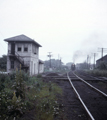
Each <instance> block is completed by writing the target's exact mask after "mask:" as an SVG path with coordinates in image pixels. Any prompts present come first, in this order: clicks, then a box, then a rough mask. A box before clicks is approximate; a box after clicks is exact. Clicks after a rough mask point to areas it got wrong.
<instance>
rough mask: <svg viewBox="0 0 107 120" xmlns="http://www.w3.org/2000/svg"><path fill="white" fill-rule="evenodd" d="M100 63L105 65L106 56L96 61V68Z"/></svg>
mask: <svg viewBox="0 0 107 120" xmlns="http://www.w3.org/2000/svg"><path fill="white" fill-rule="evenodd" d="M101 62H105V63H107V55H105V56H103V57H102V58H100V59H98V60H97V61H96V66H98V65H99V64H100V63H101Z"/></svg>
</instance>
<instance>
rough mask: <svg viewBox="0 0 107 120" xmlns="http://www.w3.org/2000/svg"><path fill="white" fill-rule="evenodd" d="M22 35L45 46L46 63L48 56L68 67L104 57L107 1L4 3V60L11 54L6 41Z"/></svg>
mask: <svg viewBox="0 0 107 120" xmlns="http://www.w3.org/2000/svg"><path fill="white" fill-rule="evenodd" d="M20 34H24V35H26V36H28V37H30V38H32V39H34V40H35V41H37V42H38V43H39V44H41V45H42V47H41V48H40V55H39V56H40V59H42V60H48V59H49V58H48V57H47V55H48V52H52V55H53V57H52V58H55V59H58V54H59V56H60V57H61V58H62V62H64V63H67V62H72V61H75V62H82V61H85V60H86V57H87V55H88V54H89V55H91V56H93V55H92V53H95V52H97V53H98V54H99V57H100V56H101V53H100V52H98V48H102V47H104V48H107V0H0V56H1V55H3V54H7V43H6V42H4V41H3V40H4V39H5V38H9V37H13V36H16V35H20ZM105 54H106V53H105ZM92 61H93V57H92Z"/></svg>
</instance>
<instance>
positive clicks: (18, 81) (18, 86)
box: [13, 69, 25, 99]
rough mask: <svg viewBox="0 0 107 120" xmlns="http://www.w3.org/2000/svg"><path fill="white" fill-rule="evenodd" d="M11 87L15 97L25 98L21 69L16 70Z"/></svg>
mask: <svg viewBox="0 0 107 120" xmlns="http://www.w3.org/2000/svg"><path fill="white" fill-rule="evenodd" d="M13 88H14V90H15V92H16V96H17V97H19V96H20V97H21V98H23V99H25V81H24V77H23V72H22V71H21V69H20V70H19V71H16V77H15V82H14V84H13Z"/></svg>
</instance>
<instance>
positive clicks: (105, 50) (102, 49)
mask: <svg viewBox="0 0 107 120" xmlns="http://www.w3.org/2000/svg"><path fill="white" fill-rule="evenodd" d="M98 52H101V58H102V61H103V53H104V52H107V48H99V51H98Z"/></svg>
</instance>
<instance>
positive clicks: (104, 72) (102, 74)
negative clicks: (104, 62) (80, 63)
mask: <svg viewBox="0 0 107 120" xmlns="http://www.w3.org/2000/svg"><path fill="white" fill-rule="evenodd" d="M85 72H87V73H89V74H91V75H93V76H99V77H107V70H98V69H95V70H89V71H85Z"/></svg>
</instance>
